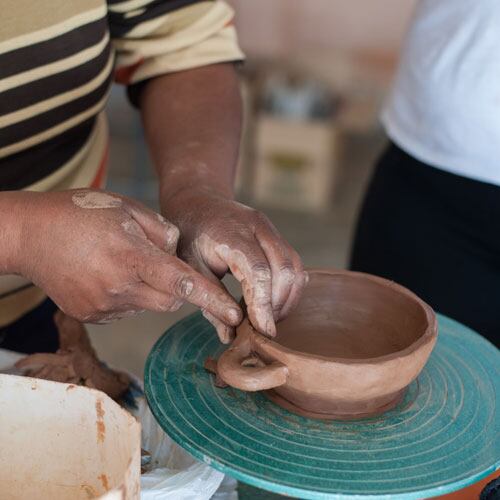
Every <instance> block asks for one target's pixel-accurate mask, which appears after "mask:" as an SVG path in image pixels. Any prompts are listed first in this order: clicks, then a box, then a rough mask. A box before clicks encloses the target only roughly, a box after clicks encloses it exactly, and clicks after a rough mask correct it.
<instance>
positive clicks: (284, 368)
mask: <svg viewBox="0 0 500 500" xmlns="http://www.w3.org/2000/svg"><path fill="white" fill-rule="evenodd" d="M309 276H310V280H309V284H308V285H307V287H306V289H305V291H304V294H303V296H302V298H301V300H300V303H299V305H298V306H297V308H296V309H295V310H294V311H293V312H292V314H291V315H289V316H288V317H287V318H286V319H285V320H284V321H281V322H279V323H278V324H277V335H276V338H274V339H270V338H267V337H265V336H264V335H262V334H260V333H258V332H257V331H256V330H254V328H252V326H251V325H250V323H249V322H248V320H245V321H244V322H243V323H242V324H241V326H240V327H239V328H238V329H237V332H236V339H235V341H234V342H233V344H232V345H231V347H230V348H229V349H227V350H226V351H225V352H224V353H223V354H222V356H221V357H220V359H219V361H218V363H217V371H218V374H219V376H220V377H221V378H222V380H223V381H224V382H226V383H227V384H229V385H231V386H233V387H236V388H238V389H241V390H244V391H261V390H266V391H268V392H267V394H268V396H269V397H270V398H271V399H272V400H273V401H274V402H276V403H277V404H279V405H280V406H283V407H285V408H287V409H288V410H291V411H293V412H296V413H298V414H300V415H303V416H308V417H312V418H334V419H350V418H363V417H369V416H372V415H376V414H379V413H383V412H384V411H387V410H389V409H391V408H393V407H394V406H395V405H397V404H398V402H400V401H401V399H402V398H403V395H404V393H405V390H406V388H407V387H408V385H409V384H410V383H411V382H412V381H413V380H414V379H415V378H416V377H417V376H418V374H419V373H420V372H421V370H422V368H423V367H424V365H425V363H426V361H427V359H428V358H429V355H430V353H431V351H432V349H433V347H434V344H435V343H436V339H437V323H436V317H435V314H434V312H433V310H432V309H431V308H430V307H429V306H428V305H427V304H426V303H425V302H423V301H422V300H420V299H419V298H418V297H417V296H416V295H415V294H413V293H412V292H410V291H409V290H407V289H406V288H404V287H402V286H400V285H397V284H396V283H393V282H391V281H388V280H385V279H382V278H378V277H376V276H372V275H368V274H363V273H355V272H349V271H340V270H320V269H318V270H309Z"/></svg>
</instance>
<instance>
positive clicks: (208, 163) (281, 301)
mask: <svg viewBox="0 0 500 500" xmlns="http://www.w3.org/2000/svg"><path fill="white" fill-rule="evenodd" d="M140 107H141V112H142V117H143V121H144V125H145V129H146V135H147V140H148V143H149V146H150V149H151V153H152V156H153V160H154V163H155V165H156V168H157V171H158V174H159V179H160V197H161V207H162V211H163V213H164V214H165V215H166V216H168V218H169V220H172V221H173V222H174V224H176V225H177V226H178V227H179V229H180V231H181V239H180V243H179V253H180V255H181V256H182V258H184V260H186V261H187V262H188V263H189V264H190V265H192V266H193V267H194V268H195V269H197V270H198V271H200V272H202V273H203V274H204V275H205V276H207V277H209V278H210V279H212V280H213V281H214V283H219V284H220V282H219V278H221V277H222V276H223V275H224V274H225V273H226V272H227V271H228V270H230V271H231V272H232V273H233V275H234V276H235V277H236V278H237V279H238V281H240V282H241V284H242V288H243V294H244V297H245V301H246V303H247V305H248V313H249V316H250V319H251V321H252V323H253V324H254V326H255V327H257V328H258V329H259V330H260V331H262V332H264V333H267V334H269V335H273V334H274V333H275V325H274V322H275V320H277V319H279V318H281V317H282V316H284V315H286V314H287V313H288V312H289V311H290V310H291V309H292V308H293V307H294V305H295V304H296V302H297V301H298V298H299V295H300V291H301V289H302V287H303V286H304V283H305V281H306V279H307V278H306V275H305V274H304V272H303V269H302V264H301V261H300V258H299V256H298V255H297V253H296V252H295V251H294V250H293V249H292V248H291V247H290V245H289V244H288V243H287V242H286V241H285V240H284V239H283V238H282V237H281V236H280V235H279V233H278V232H277V230H276V229H275V228H274V227H273V225H272V224H271V222H270V221H269V220H267V218H266V217H265V216H264V215H263V214H261V213H259V212H256V211H255V210H252V209H250V208H249V207H245V206H243V205H241V204H239V203H236V202H235V201H234V200H233V181H234V171H235V165H236V161H237V156H238V147H239V141H240V130H241V98H240V91H239V82H238V78H237V75H236V70H235V67H234V66H233V65H232V64H217V65H211V66H205V67H201V68H197V69H192V70H188V71H183V72H178V73H173V74H169V75H165V76H161V77H158V78H155V79H153V80H152V81H150V82H149V83H148V84H147V85H146V86H145V88H144V89H143V92H142V93H141V96H140ZM220 286H222V285H221V284H220ZM206 317H207V318H208V319H209V320H210V321H211V322H212V323H213V324H214V326H215V327H216V329H217V331H218V333H219V336H220V337H221V339H222V340H223V341H225V342H227V341H229V340H230V338H231V337H232V335H233V328H232V327H230V326H228V325H227V324H224V323H221V322H220V321H218V320H217V319H215V318H213V317H212V316H211V315H210V314H209V313H208V314H206Z"/></svg>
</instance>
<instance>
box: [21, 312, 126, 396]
mask: <svg viewBox="0 0 500 500" xmlns="http://www.w3.org/2000/svg"><path fill="white" fill-rule="evenodd" d="M54 321H55V323H56V326H57V330H58V332H59V345H60V347H59V350H58V351H57V352H56V353H37V354H31V355H29V356H27V357H25V358H23V359H21V360H19V361H18V362H17V363H16V367H17V368H19V369H22V370H25V372H24V374H25V375H27V376H29V377H35V378H42V379H45V380H53V381H55V382H65V383H70V384H77V385H84V386H86V387H91V388H94V389H98V390H100V391H103V392H105V393H106V394H107V395H108V396H110V397H111V398H113V399H115V400H116V399H119V398H120V396H122V395H123V393H124V392H125V391H126V390H127V389H128V386H129V384H130V378H129V377H128V375H126V374H125V373H121V372H116V371H113V370H111V369H109V368H108V367H107V366H105V365H104V364H103V363H101V361H99V359H98V358H97V356H96V353H95V351H94V349H93V348H92V345H91V344H90V339H89V336H88V334H87V331H86V330H85V327H84V326H83V325H82V324H81V323H80V322H78V321H77V320H75V319H73V318H70V317H69V316H66V315H65V314H64V313H63V312H61V311H58V312H57V313H56V314H55V315H54Z"/></svg>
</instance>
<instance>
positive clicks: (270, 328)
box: [266, 321, 276, 337]
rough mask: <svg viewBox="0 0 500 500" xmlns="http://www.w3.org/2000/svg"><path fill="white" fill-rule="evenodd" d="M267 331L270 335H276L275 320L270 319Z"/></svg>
mask: <svg viewBox="0 0 500 500" xmlns="http://www.w3.org/2000/svg"><path fill="white" fill-rule="evenodd" d="M266 333H267V334H268V335H269V336H270V337H276V325H275V324H274V321H268V322H267V323H266Z"/></svg>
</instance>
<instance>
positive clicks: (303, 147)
mask: <svg viewBox="0 0 500 500" xmlns="http://www.w3.org/2000/svg"><path fill="white" fill-rule="evenodd" d="M255 141H256V142H255V153H256V156H255V179H254V189H253V196H254V198H255V200H256V201H257V202H258V203H260V204H262V205H266V206H270V207H275V208H282V209H287V210H300V211H312V212H322V211H325V210H327V209H328V208H329V207H330V205H331V203H332V198H333V189H334V185H335V181H336V178H337V169H338V149H339V147H338V146H339V133H338V130H337V128H336V126H335V124H334V123H332V122H329V121H328V122H322V121H300V120H288V119H282V118H276V117H273V116H269V115H260V116H259V117H258V120H257V123H256V135H255Z"/></svg>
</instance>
